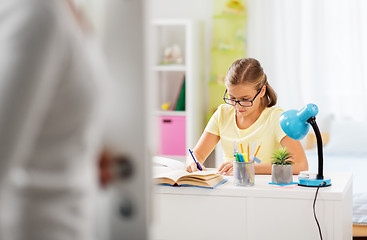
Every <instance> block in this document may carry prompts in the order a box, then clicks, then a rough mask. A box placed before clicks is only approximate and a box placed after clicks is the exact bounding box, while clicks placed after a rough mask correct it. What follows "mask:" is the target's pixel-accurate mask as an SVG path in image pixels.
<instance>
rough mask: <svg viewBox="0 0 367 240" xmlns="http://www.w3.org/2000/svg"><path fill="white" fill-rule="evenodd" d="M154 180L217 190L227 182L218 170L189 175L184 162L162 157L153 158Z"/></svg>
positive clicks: (165, 183) (159, 182)
mask: <svg viewBox="0 0 367 240" xmlns="http://www.w3.org/2000/svg"><path fill="white" fill-rule="evenodd" d="M160 162H161V163H162V164H159V163H160ZM153 178H154V179H155V181H156V182H157V183H158V184H162V185H170V186H176V187H180V186H186V187H201V188H216V187H217V186H219V185H221V184H223V183H225V182H227V179H224V178H223V176H222V175H219V174H217V173H216V170H210V171H197V172H193V173H189V172H187V171H186V170H185V165H184V164H183V163H182V162H180V161H178V160H174V159H169V158H161V157H155V158H153Z"/></svg>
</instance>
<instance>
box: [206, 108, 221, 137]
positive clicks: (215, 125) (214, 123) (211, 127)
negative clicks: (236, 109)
mask: <svg viewBox="0 0 367 240" xmlns="http://www.w3.org/2000/svg"><path fill="white" fill-rule="evenodd" d="M220 112H221V110H220V107H218V109H217V110H216V111H215V112H214V114H213V116H212V117H211V118H210V120H209V122H208V124H207V125H206V127H205V129H204V131H206V132H209V133H211V134H214V135H217V136H220V131H219V118H220Z"/></svg>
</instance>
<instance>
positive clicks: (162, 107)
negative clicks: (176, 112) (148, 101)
mask: <svg viewBox="0 0 367 240" xmlns="http://www.w3.org/2000/svg"><path fill="white" fill-rule="evenodd" d="M170 107H171V102H170V101H168V102H165V103H163V104H162V105H161V109H162V110H164V111H167V110H169V109H170Z"/></svg>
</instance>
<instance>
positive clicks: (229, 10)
mask: <svg viewBox="0 0 367 240" xmlns="http://www.w3.org/2000/svg"><path fill="white" fill-rule="evenodd" d="M244 12H245V6H244V5H243V4H242V3H241V1H235V0H229V1H227V2H226V8H225V9H224V10H223V13H224V14H238V15H240V14H243V13H244Z"/></svg>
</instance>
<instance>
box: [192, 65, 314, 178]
mask: <svg viewBox="0 0 367 240" xmlns="http://www.w3.org/2000/svg"><path fill="white" fill-rule="evenodd" d="M225 85H226V88H227V89H226V91H225V93H224V97H223V99H224V101H225V104H222V105H220V106H219V107H218V109H217V111H216V112H215V113H214V114H213V116H212V117H211V119H210V120H209V123H208V125H207V126H206V128H205V130H204V133H203V134H202V136H201V137H200V139H199V141H198V143H197V145H196V146H195V148H194V150H193V152H194V154H195V157H196V159H197V161H198V162H199V163H200V165H201V166H202V168H203V170H205V167H204V165H203V163H204V161H205V160H206V158H207V157H208V155H209V154H210V153H211V151H213V149H214V147H215V145H216V144H217V143H218V142H219V140H221V143H222V146H223V151H224V163H223V164H222V165H221V166H220V168H219V170H218V172H219V174H224V175H230V174H232V171H233V148H234V144H236V146H237V149H239V150H240V148H239V146H240V144H242V145H243V146H245V147H246V148H247V146H248V145H250V146H251V145H252V143H253V142H256V143H257V145H259V144H261V147H260V150H259V152H258V154H257V157H258V158H259V159H261V160H262V163H261V164H255V172H256V174H271V160H272V159H271V157H272V154H273V152H274V150H276V149H279V148H281V147H285V148H287V149H288V151H289V152H290V153H291V154H292V158H293V159H292V161H293V162H294V163H295V164H294V165H293V173H294V174H298V173H299V172H300V171H305V170H308V163H307V159H306V155H305V152H304V150H303V148H302V145H301V144H300V142H299V141H297V140H294V139H291V138H290V137H288V136H287V135H286V134H285V133H284V132H283V130H282V128H281V127H280V124H279V117H280V115H281V114H282V113H283V110H281V109H280V108H278V107H274V105H275V104H276V102H277V96H276V94H275V92H274V90H273V89H272V87H271V86H270V85H269V83H268V81H267V77H266V74H265V73H264V71H263V68H262V67H261V65H260V63H259V62H258V61H257V60H256V59H253V58H244V59H239V60H237V61H235V62H234V63H233V64H232V66H231V67H230V68H229V70H228V72H227V75H226V78H225ZM186 168H187V171H189V172H194V171H197V170H198V168H197V165H196V163H195V162H193V160H192V158H191V157H190V156H189V157H188V158H187V161H186Z"/></svg>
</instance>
